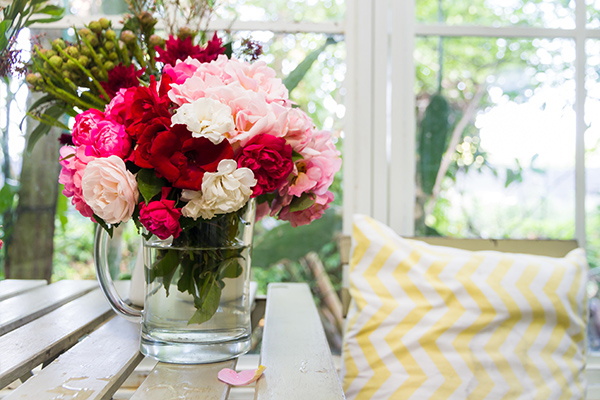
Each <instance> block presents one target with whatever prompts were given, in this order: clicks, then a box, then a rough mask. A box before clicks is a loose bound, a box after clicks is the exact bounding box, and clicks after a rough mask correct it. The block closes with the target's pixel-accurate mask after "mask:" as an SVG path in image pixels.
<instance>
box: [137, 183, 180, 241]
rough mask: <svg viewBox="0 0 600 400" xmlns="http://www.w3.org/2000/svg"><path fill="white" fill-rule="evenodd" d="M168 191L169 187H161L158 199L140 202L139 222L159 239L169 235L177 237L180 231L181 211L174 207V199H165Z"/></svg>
mask: <svg viewBox="0 0 600 400" xmlns="http://www.w3.org/2000/svg"><path fill="white" fill-rule="evenodd" d="M170 191H171V188H168V187H163V188H162V196H161V199H160V200H158V201H151V202H150V203H148V204H146V203H144V202H142V203H140V222H141V223H142V225H144V227H146V229H148V230H149V231H150V232H152V233H153V234H155V235H156V236H158V237H159V238H160V239H161V240H165V239H167V238H168V237H170V236H173V237H174V238H177V237H179V234H180V233H181V226H180V225H179V218H180V217H181V211H180V210H179V209H177V208H175V201H174V200H167V196H168V194H169V192H170Z"/></svg>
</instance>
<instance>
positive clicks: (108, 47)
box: [104, 42, 115, 51]
mask: <svg viewBox="0 0 600 400" xmlns="http://www.w3.org/2000/svg"><path fill="white" fill-rule="evenodd" d="M104 48H105V49H106V50H108V51H112V50H114V48H115V43H114V42H106V43H104Z"/></svg>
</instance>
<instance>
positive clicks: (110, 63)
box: [104, 61, 115, 71]
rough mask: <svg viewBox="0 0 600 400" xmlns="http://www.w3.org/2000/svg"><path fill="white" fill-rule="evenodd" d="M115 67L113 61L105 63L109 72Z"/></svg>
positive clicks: (105, 67)
mask: <svg viewBox="0 0 600 400" xmlns="http://www.w3.org/2000/svg"><path fill="white" fill-rule="evenodd" d="M114 67H115V63H113V62H112V61H107V62H105V63H104V69H105V70H107V71H110V70H111V69H113V68H114Z"/></svg>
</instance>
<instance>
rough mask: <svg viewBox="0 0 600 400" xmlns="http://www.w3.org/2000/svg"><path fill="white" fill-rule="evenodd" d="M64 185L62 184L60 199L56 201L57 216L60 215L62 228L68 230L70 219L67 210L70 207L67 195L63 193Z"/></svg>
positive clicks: (59, 192)
mask: <svg viewBox="0 0 600 400" xmlns="http://www.w3.org/2000/svg"><path fill="white" fill-rule="evenodd" d="M64 187H65V186H64V185H60V189H59V191H58V200H57V201H56V216H57V217H58V221H59V222H60V227H61V228H62V230H63V232H64V231H65V230H66V228H67V222H68V221H69V219H68V218H67V211H68V209H69V207H68V201H67V196H65V195H63V194H62V191H63V189H64Z"/></svg>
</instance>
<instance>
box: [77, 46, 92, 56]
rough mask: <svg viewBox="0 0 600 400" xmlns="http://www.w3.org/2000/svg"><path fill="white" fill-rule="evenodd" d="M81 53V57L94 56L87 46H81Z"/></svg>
mask: <svg viewBox="0 0 600 400" xmlns="http://www.w3.org/2000/svg"><path fill="white" fill-rule="evenodd" d="M79 52H80V53H81V55H83V56H86V57H89V56H90V54H92V52H91V51H90V49H89V47H87V46H85V45H84V46H81V48H80V49H79Z"/></svg>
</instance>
